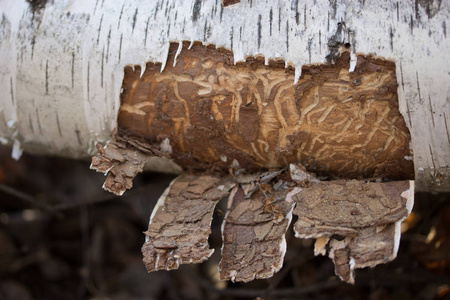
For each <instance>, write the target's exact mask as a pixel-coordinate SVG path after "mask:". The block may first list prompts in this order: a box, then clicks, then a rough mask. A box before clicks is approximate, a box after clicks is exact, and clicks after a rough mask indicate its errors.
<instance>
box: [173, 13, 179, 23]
mask: <svg viewBox="0 0 450 300" xmlns="http://www.w3.org/2000/svg"><path fill="white" fill-rule="evenodd" d="M177 19H178V12H175V19H174V20H173V21H174V22H175V21H176V20H177Z"/></svg>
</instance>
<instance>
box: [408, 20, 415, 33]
mask: <svg viewBox="0 0 450 300" xmlns="http://www.w3.org/2000/svg"><path fill="white" fill-rule="evenodd" d="M409 29H410V31H411V34H413V31H414V21H413V16H412V15H410V18H409Z"/></svg>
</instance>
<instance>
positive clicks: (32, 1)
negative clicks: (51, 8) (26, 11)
mask: <svg viewBox="0 0 450 300" xmlns="http://www.w3.org/2000/svg"><path fill="white" fill-rule="evenodd" d="M27 2H28V4H29V5H30V9H31V12H32V13H33V14H34V13H36V12H39V11H40V10H41V9H43V8H45V5H46V4H47V0H27Z"/></svg>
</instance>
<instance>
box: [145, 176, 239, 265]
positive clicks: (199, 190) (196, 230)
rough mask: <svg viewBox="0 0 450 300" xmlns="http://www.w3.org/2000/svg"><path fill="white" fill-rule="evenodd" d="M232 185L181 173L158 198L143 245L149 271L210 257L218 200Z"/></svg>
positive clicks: (206, 177) (213, 178)
mask: <svg viewBox="0 0 450 300" xmlns="http://www.w3.org/2000/svg"><path fill="white" fill-rule="evenodd" d="M230 188H231V186H230V184H229V183H225V184H224V185H220V179H218V178H217V177H212V176H200V177H196V176H189V175H182V176H180V177H178V178H177V179H175V180H174V181H173V182H172V183H171V185H170V186H169V187H168V188H167V189H166V191H165V192H164V194H163V195H162V196H161V197H160V199H159V200H158V203H157V205H156V207H155V208H154V210H153V213H152V216H151V217H150V224H149V228H148V231H146V232H145V235H146V241H145V243H144V245H143V247H142V253H143V255H144V259H143V260H144V263H145V266H146V268H147V271H148V272H151V271H157V270H172V269H177V268H178V267H179V265H180V264H186V263H200V262H202V261H204V260H206V259H208V258H209V257H210V256H211V255H212V253H213V252H214V249H209V245H208V236H209V234H210V233H211V220H212V215H213V212H214V208H215V206H216V204H217V202H218V201H219V200H220V199H221V198H223V197H224V196H226V195H227V194H228V192H229V190H230Z"/></svg>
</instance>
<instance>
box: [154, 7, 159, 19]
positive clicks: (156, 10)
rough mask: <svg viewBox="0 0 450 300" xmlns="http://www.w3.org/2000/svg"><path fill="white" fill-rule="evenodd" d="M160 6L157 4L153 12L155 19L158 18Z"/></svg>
mask: <svg viewBox="0 0 450 300" xmlns="http://www.w3.org/2000/svg"><path fill="white" fill-rule="evenodd" d="M158 10H159V7H158V5H156V8H155V13H154V14H153V19H156V15H157V14H158Z"/></svg>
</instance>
